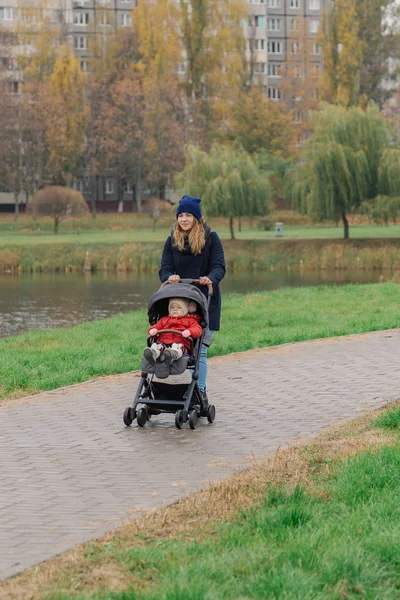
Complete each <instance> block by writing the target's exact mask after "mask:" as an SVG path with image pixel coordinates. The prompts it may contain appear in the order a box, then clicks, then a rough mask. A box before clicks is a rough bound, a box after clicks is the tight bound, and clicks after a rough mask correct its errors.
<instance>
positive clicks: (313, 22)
mask: <svg viewBox="0 0 400 600" xmlns="http://www.w3.org/2000/svg"><path fill="white" fill-rule="evenodd" d="M318 27H319V21H318V20H317V19H310V33H317V31H318Z"/></svg>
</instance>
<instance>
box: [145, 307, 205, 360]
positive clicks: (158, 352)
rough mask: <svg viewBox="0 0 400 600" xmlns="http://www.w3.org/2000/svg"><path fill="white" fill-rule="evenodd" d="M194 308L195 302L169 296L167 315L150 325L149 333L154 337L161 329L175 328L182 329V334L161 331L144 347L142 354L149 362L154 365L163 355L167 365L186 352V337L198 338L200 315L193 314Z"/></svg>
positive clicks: (188, 345) (187, 345)
mask: <svg viewBox="0 0 400 600" xmlns="http://www.w3.org/2000/svg"><path fill="white" fill-rule="evenodd" d="M189 310H190V314H189ZM195 310H196V304H195V302H188V301H187V300H185V299H184V298H170V300H169V303H168V316H167V317H162V319H160V320H159V321H158V322H157V323H156V324H155V325H152V326H151V327H150V328H149V334H150V335H151V336H152V337H154V336H155V335H157V331H160V330H161V329H176V330H177V331H182V335H180V334H178V333H162V334H161V335H160V336H159V337H158V338H157V340H156V341H155V342H154V343H153V344H152V345H151V346H150V348H145V350H144V352H143V356H144V357H145V358H146V359H147V361H148V362H149V363H150V364H152V365H154V364H155V363H156V360H159V359H160V357H161V356H163V357H164V361H165V364H166V365H167V366H168V367H169V366H170V364H171V363H172V362H173V361H174V360H178V359H179V358H181V356H182V355H183V354H187V353H188V351H189V350H190V341H189V340H188V339H187V338H188V337H191V338H193V339H195V338H199V337H200V336H201V333H202V328H201V326H200V323H199V321H200V317H199V315H196V314H193V313H194V311H195ZM182 336H183V337H182Z"/></svg>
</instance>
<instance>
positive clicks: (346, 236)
mask: <svg viewBox="0 0 400 600" xmlns="http://www.w3.org/2000/svg"><path fill="white" fill-rule="evenodd" d="M342 221H343V227H344V239H345V240H348V239H349V222H348V220H347V217H346V213H345V211H344V210H343V211H342Z"/></svg>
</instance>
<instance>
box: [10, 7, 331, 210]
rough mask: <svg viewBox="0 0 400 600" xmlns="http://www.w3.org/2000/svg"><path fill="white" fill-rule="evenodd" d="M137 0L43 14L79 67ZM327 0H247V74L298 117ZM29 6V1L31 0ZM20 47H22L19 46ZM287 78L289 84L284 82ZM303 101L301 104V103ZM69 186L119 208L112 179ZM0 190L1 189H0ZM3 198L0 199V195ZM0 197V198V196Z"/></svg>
mask: <svg viewBox="0 0 400 600" xmlns="http://www.w3.org/2000/svg"><path fill="white" fill-rule="evenodd" d="M138 1H142V2H143V1H152V0H49V3H50V4H49V7H48V8H47V9H46V18H47V19H48V22H49V26H52V27H57V28H59V29H60V31H61V35H62V37H63V38H64V41H65V40H68V42H69V43H70V44H71V46H72V47H73V48H74V51H75V53H76V55H77V56H78V57H79V58H80V66H81V69H82V70H84V71H86V70H88V68H89V60H88V59H89V57H90V46H91V37H92V38H93V39H96V41H97V42H99V40H101V39H102V38H103V39H104V41H105V40H106V38H107V35H108V34H110V33H113V32H114V31H115V30H117V29H119V28H121V27H129V26H130V25H131V24H132V18H134V13H133V11H134V8H135V7H136V6H137V3H138ZM331 1H332V0H248V9H249V11H248V12H249V15H248V20H246V23H245V35H246V37H247V44H248V58H249V61H250V62H251V65H252V73H253V79H254V81H255V82H261V84H262V85H263V89H264V91H265V94H266V95H267V96H268V97H269V98H270V99H271V100H274V101H276V102H279V101H283V100H285V102H286V103H288V104H289V105H291V107H292V108H293V110H294V115H295V120H297V121H298V122H299V123H301V122H302V118H303V117H302V111H303V110H304V107H302V103H301V101H302V98H301V97H300V95H298V93H297V92H296V85H297V84H298V85H297V87H299V88H300V87H303V88H304V85H305V82H306V84H307V86H308V93H309V94H313V93H315V94H316V91H314V90H313V85H314V84H313V81H315V83H316V81H317V78H318V71H319V69H320V66H321V55H320V48H319V46H318V44H317V42H316V39H315V38H316V34H317V31H318V28H319V24H320V19H321V12H322V11H323V10H324V9H325V7H326V6H327V4H328V2H331ZM18 4H19V3H18V0H0V77H3V78H4V77H6V78H7V81H8V86H9V91H10V93H12V94H18V93H19V88H20V75H19V73H18V71H17V70H16V69H15V62H14V61H13V52H18V48H15V47H14V49H13V52H11V51H10V39H9V38H7V36H6V37H4V36H3V37H4V39H3V38H2V36H1V31H3V32H5V31H6V32H13V31H16V29H17V27H18V22H19V20H20V19H21V14H20V13H19V12H18V11H19V10H20V9H19V7H18ZM32 6H34V2H32ZM25 51H26V49H25ZM291 80H293V85H289V84H288V82H290V81H291ZM303 104H304V103H303ZM75 187H76V188H77V189H79V190H80V191H82V192H83V193H84V194H85V196H86V197H87V198H89V196H91V195H92V194H93V193H94V194H95V195H96V197H97V198H98V200H99V202H100V204H101V205H102V206H104V205H105V204H107V206H108V207H110V209H111V207H112V208H113V209H115V208H116V207H117V205H118V206H119V207H120V208H121V189H120V188H119V184H118V182H117V181H115V180H113V179H112V178H107V179H105V180H104V181H101V182H96V183H95V184H90V185H88V182H86V180H85V179H84V178H81V179H78V180H77V181H76V182H75ZM122 187H123V190H122V198H123V204H124V203H125V202H128V204H129V203H130V204H131V205H132V203H133V190H132V189H131V187H130V184H129V183H128V182H126V184H124V185H123V186H122ZM0 191H1V190H0ZM3 201H4V200H3ZM0 202H2V200H1V199H0Z"/></svg>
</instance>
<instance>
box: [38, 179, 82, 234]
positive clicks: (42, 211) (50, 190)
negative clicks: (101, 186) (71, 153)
mask: <svg viewBox="0 0 400 600" xmlns="http://www.w3.org/2000/svg"><path fill="white" fill-rule="evenodd" d="M31 210H32V212H33V214H34V215H35V216H38V215H42V216H46V217H51V218H52V219H53V222H54V233H57V232H58V226H59V224H60V221H61V219H62V218H64V217H79V216H83V215H86V214H87V213H88V211H89V209H88V206H87V204H86V201H85V199H84V198H83V196H82V194H81V193H80V192H77V191H76V190H72V189H71V188H66V187H61V186H58V185H52V186H48V187H46V188H43V189H42V190H39V191H38V192H36V194H35V195H34V196H33V198H32V201H31Z"/></svg>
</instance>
